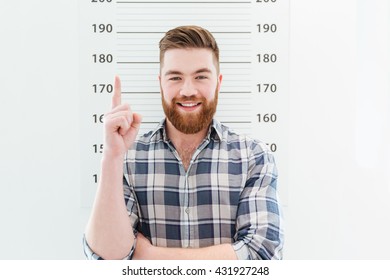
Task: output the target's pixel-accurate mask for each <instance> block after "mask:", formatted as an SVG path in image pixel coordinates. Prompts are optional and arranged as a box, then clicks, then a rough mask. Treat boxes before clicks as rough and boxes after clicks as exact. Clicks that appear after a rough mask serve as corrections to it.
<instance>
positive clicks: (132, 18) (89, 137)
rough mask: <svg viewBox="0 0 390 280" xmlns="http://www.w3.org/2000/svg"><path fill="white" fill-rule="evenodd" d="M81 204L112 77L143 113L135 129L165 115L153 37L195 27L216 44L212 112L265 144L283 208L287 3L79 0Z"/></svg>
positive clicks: (93, 176)
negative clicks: (219, 78)
mask: <svg viewBox="0 0 390 280" xmlns="http://www.w3.org/2000/svg"><path fill="white" fill-rule="evenodd" d="M79 23H80V29H79V30H80V87H79V88H80V126H81V140H80V141H81V206H82V207H90V206H91V205H92V203H93V199H94V196H95V192H96V189H97V185H98V184H97V182H98V180H99V172H100V167H99V166H100V159H101V155H102V151H103V125H102V123H103V115H104V113H105V112H107V111H108V110H109V109H110V104H111V95H112V93H113V79H114V75H119V76H120V77H121V80H122V102H123V103H129V104H130V105H131V107H132V110H133V111H134V112H138V113H140V114H142V116H143V120H142V125H141V129H140V133H145V132H147V131H149V130H151V129H153V128H154V127H155V126H156V125H157V124H158V122H159V121H160V120H161V119H162V118H163V116H164V114H163V111H162V107H161V96H160V88H159V83H158V79H157V75H158V73H159V50H158V42H159V40H160V39H161V37H162V36H163V35H164V33H165V32H166V31H168V30H169V29H171V28H174V27H176V26H179V25H199V26H202V27H205V28H206V29H208V30H209V31H211V32H212V33H213V35H214V36H215V38H216V40H217V42H218V44H219V48H220V63H221V73H222V75H223V82H222V88H221V91H220V94H219V104H218V109H217V114H216V117H217V118H218V119H219V120H220V121H221V122H222V123H223V124H225V125H227V126H229V127H230V128H232V129H233V130H235V131H237V132H238V133H243V134H247V135H249V136H251V137H253V138H257V139H260V140H262V141H264V142H265V143H267V144H268V146H269V148H270V149H271V150H272V151H273V152H274V154H275V157H276V161H277V165H278V169H279V173H280V175H281V176H280V180H279V192H280V196H281V199H282V202H283V204H284V206H286V205H287V184H286V182H287V167H286V162H287V156H288V155H287V143H288V141H287V135H288V133H287V128H288V123H287V110H288V29H289V1H287V0H251V1H245V0H241V1H232V0H230V1H222V0H215V1H188V0H183V1H178V0H176V1H113V0H111V1H109V0H106V1H105V0H83V1H80V3H79Z"/></svg>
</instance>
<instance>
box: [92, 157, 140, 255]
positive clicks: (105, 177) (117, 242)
mask: <svg viewBox="0 0 390 280" xmlns="http://www.w3.org/2000/svg"><path fill="white" fill-rule="evenodd" d="M122 186H123V157H117V158H105V157H103V159H102V163H101V176H100V181H99V187H98V189H97V192H96V197H95V201H94V205H93V208H92V212H91V216H90V219H89V222H88V225H87V228H86V232H85V236H86V240H87V242H88V244H89V246H90V247H91V249H92V250H93V251H94V252H95V253H96V254H98V255H100V256H101V257H102V258H104V259H120V258H123V257H125V256H126V255H127V254H128V253H129V252H130V250H131V247H132V245H133V241H134V237H133V229H132V225H131V223H130V219H129V216H128V213H127V209H126V205H125V202H124V194H123V187H122Z"/></svg>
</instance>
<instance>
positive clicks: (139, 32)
mask: <svg viewBox="0 0 390 280" xmlns="http://www.w3.org/2000/svg"><path fill="white" fill-rule="evenodd" d="M165 33H166V32H154V31H145V32H144V31H134V32H133V31H118V32H117V34H165ZM211 33H213V34H252V32H250V31H236V32H235V31H226V32H223V31H221V32H219V31H211Z"/></svg>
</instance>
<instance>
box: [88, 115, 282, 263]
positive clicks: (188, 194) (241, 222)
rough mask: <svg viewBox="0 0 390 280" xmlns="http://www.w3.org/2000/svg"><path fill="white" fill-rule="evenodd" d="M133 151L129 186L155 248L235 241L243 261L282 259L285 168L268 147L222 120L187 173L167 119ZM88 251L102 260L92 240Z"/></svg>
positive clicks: (133, 208)
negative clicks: (281, 179) (280, 188)
mask: <svg viewBox="0 0 390 280" xmlns="http://www.w3.org/2000/svg"><path fill="white" fill-rule="evenodd" d="M133 147H134V148H133V149H131V150H129V151H128V153H127V156H126V158H125V162H124V180H123V182H124V194H125V203H126V205H127V209H128V213H129V217H130V219H131V222H132V224H133V227H134V229H135V232H137V231H138V232H142V234H143V235H145V237H147V238H148V239H149V240H150V241H151V243H152V244H153V245H155V246H161V247H181V248H201V247H205V246H212V245H217V244H222V243H229V244H232V246H233V249H234V250H235V252H236V255H237V258H238V259H281V258H282V247H283V230H282V226H281V207H280V204H279V202H278V196H277V191H276V183H277V170H276V166H275V163H274V158H273V156H272V154H270V152H269V149H268V148H267V146H266V145H265V144H264V143H262V142H259V141H255V140H252V139H250V138H248V137H245V136H240V135H237V134H235V133H233V132H232V131H230V130H229V129H228V128H227V127H225V126H224V125H222V124H220V123H219V122H218V121H217V120H215V119H214V120H213V122H212V125H211V126H210V129H209V132H208V135H207V137H206V138H205V139H204V141H203V142H202V144H201V145H200V146H199V147H198V149H197V150H196V151H195V153H194V155H193V157H192V159H191V162H190V165H189V167H188V170H187V172H186V170H185V169H184V167H183V164H182V161H181V159H180V156H179V154H178V152H177V151H176V149H175V147H174V146H173V144H172V142H171V141H170V140H169V139H168V138H167V135H166V131H165V121H164V120H163V121H161V122H160V124H159V125H158V127H157V128H156V129H155V130H154V131H151V132H149V133H148V134H145V135H143V136H141V137H140V138H139V139H138V140H137V141H136V144H135V145H134V146H133ZM134 247H135V246H133V248H132V250H131V252H130V254H129V255H128V258H129V259H130V258H131V257H132V254H133V252H134V249H135V248H134ZM84 251H85V253H86V256H87V258H90V259H99V258H100V257H99V256H97V255H96V254H94V253H93V252H92V251H91V250H90V248H89V247H88V244H87V243H86V241H85V239H84Z"/></svg>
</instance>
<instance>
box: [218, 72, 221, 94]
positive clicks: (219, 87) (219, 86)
mask: <svg viewBox="0 0 390 280" xmlns="http://www.w3.org/2000/svg"><path fill="white" fill-rule="evenodd" d="M221 84H222V74H219V75H218V85H217V87H218V92H219V91H220V89H221Z"/></svg>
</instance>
